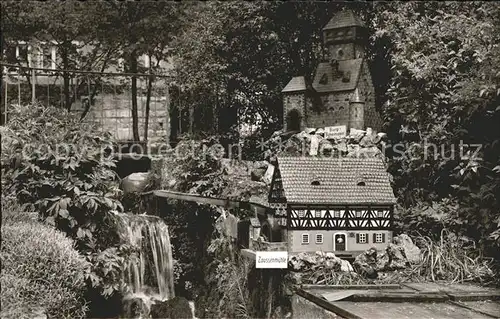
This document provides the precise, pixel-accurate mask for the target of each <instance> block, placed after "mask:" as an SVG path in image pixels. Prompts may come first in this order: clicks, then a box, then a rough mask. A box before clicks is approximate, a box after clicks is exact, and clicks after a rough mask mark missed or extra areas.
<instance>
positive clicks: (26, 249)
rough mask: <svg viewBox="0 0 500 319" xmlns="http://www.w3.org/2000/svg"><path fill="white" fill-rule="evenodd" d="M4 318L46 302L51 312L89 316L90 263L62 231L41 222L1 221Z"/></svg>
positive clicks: (26, 312) (57, 315)
mask: <svg viewBox="0 0 500 319" xmlns="http://www.w3.org/2000/svg"><path fill="white" fill-rule="evenodd" d="M1 230H2V248H1V254H0V256H1V260H2V266H1V267H2V276H1V284H2V295H1V299H2V300H1V302H2V315H1V317H2V318H22V317H28V316H30V313H31V312H32V311H33V310H35V309H37V308H42V309H44V310H45V313H46V314H47V315H48V317H49V318H50V317H52V318H84V317H85V313H86V310H87V306H86V302H85V300H83V298H82V296H83V295H84V293H85V280H84V275H85V272H87V270H88V266H89V265H88V263H87V262H86V260H85V258H84V257H83V256H81V255H80V254H79V253H78V252H77V251H76V250H75V248H74V242H73V241H72V240H71V239H70V238H68V237H66V236H65V235H64V234H63V233H62V232H60V231H58V230H55V229H53V228H52V227H50V226H46V225H43V224H39V223H24V222H20V223H15V224H8V225H2V228H1Z"/></svg>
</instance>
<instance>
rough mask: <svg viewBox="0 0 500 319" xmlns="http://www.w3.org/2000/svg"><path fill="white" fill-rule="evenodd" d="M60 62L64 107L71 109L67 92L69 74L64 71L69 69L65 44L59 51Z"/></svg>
mask: <svg viewBox="0 0 500 319" xmlns="http://www.w3.org/2000/svg"><path fill="white" fill-rule="evenodd" d="M61 58H62V64H63V70H64V72H63V81H64V83H63V86H64V89H63V90H64V108H65V109H66V110H68V111H70V110H71V98H70V93H69V85H70V83H69V82H70V74H69V73H68V72H66V70H67V69H69V57H68V49H67V48H66V44H65V45H64V46H63V48H62V52H61Z"/></svg>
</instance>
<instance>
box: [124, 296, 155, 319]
mask: <svg viewBox="0 0 500 319" xmlns="http://www.w3.org/2000/svg"><path fill="white" fill-rule="evenodd" d="M148 316H149V305H148V303H147V302H146V301H145V300H144V298H140V297H128V298H125V299H124V300H123V317H124V318H148Z"/></svg>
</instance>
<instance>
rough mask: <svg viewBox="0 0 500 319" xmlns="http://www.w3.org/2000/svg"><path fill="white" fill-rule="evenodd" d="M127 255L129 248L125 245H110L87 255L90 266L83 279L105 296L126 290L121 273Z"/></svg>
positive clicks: (128, 254)
mask: <svg viewBox="0 0 500 319" xmlns="http://www.w3.org/2000/svg"><path fill="white" fill-rule="evenodd" d="M128 256H130V250H129V249H127V247H126V246H120V247H110V248H107V249H105V250H103V251H99V252H97V253H92V254H89V255H87V256H86V257H87V260H88V261H89V262H90V264H91V265H92V267H91V268H90V269H89V270H88V271H87V273H86V274H85V279H86V280H88V281H89V282H90V284H91V285H92V287H93V288H96V289H98V290H100V294H101V295H102V296H103V297H105V298H108V297H110V296H112V295H113V294H115V293H124V292H126V289H127V287H125V283H124V281H123V278H122V274H123V271H124V268H125V262H126V258H127V257H128Z"/></svg>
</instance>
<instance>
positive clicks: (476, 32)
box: [372, 2, 500, 247]
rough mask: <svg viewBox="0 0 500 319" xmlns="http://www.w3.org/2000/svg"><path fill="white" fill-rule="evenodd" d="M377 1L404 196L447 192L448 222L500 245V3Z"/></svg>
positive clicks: (408, 199) (420, 198)
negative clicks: (387, 56)
mask: <svg viewBox="0 0 500 319" xmlns="http://www.w3.org/2000/svg"><path fill="white" fill-rule="evenodd" d="M376 9H377V13H376V14H375V15H374V17H375V18H374V19H373V20H372V23H373V25H372V27H373V28H374V29H376V33H375V36H374V42H375V43H379V45H380V43H383V44H384V45H385V51H386V52H387V53H389V54H390V57H391V61H390V66H391V72H390V73H391V79H390V83H389V84H390V85H389V90H388V91H387V98H388V104H387V107H386V118H387V120H389V121H390V125H389V131H388V134H389V138H390V139H391V144H392V145H396V144H400V145H399V146H398V148H397V149H393V150H392V154H390V155H391V157H392V161H391V167H390V171H391V173H392V174H393V175H394V177H395V181H394V183H395V188H396V192H397V195H398V198H399V199H400V202H401V204H402V205H403V206H404V207H405V208H408V207H414V206H418V205H420V204H419V203H422V202H429V203H430V202H432V201H439V200H440V199H443V198H448V197H449V198H450V199H449V202H450V204H451V205H453V206H454V205H458V210H457V211H456V214H453V215H450V220H451V221H452V223H450V224H449V225H448V226H449V227H453V228H459V229H460V231H461V233H462V234H467V235H468V236H472V237H473V238H474V239H476V240H479V243H480V244H481V245H482V246H485V245H487V244H488V245H491V241H490V240H491V239H492V240H496V242H497V247H498V243H499V241H498V240H499V238H500V237H499V236H498V234H499V231H498V229H499V226H500V220H499V219H498V210H499V209H500V202H499V198H500V196H499V195H500V162H499V158H500V157H499V156H498V155H499V154H500V134H499V131H498V129H497V125H498V122H499V120H500V107H499V105H500V87H499V84H500V82H499V80H500V72H499V69H498V67H497V66H498V65H499V62H500V46H499V45H498V43H499V41H500V38H499V34H500V33H499V32H498V31H499V29H498V28H499V26H500V23H499V21H500V5H498V4H497V3H486V2H468V3H458V2H426V3H416V2H414V3H405V4H404V5H402V6H400V5H395V4H392V3H384V4H381V5H378V6H376ZM379 48H382V46H380V47H379ZM469 144H470V145H469ZM474 144H481V148H480V149H478V147H477V146H474ZM462 147H463V149H462ZM476 150H477V151H478V152H476ZM474 153H476V154H474Z"/></svg>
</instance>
